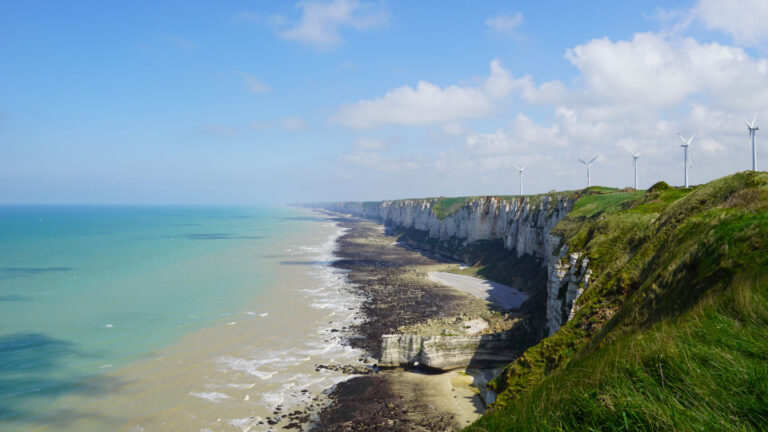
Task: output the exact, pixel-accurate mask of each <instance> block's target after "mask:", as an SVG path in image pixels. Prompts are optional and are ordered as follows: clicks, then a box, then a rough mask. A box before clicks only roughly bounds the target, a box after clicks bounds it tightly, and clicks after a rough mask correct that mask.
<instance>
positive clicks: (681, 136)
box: [678, 133, 688, 144]
mask: <svg viewBox="0 0 768 432" xmlns="http://www.w3.org/2000/svg"><path fill="white" fill-rule="evenodd" d="M678 135H680V140H681V141H682V142H684V143H686V144H687V143H688V141H686V140H685V138H683V134H681V133H679V134H678Z"/></svg>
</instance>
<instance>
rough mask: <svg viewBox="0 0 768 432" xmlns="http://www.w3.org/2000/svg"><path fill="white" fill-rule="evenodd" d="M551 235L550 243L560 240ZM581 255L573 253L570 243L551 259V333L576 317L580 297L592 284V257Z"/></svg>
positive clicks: (549, 263)
mask: <svg viewBox="0 0 768 432" xmlns="http://www.w3.org/2000/svg"><path fill="white" fill-rule="evenodd" d="M550 237H551V238H550V241H549V243H550V244H558V243H559V239H558V238H556V237H554V236H550ZM580 258H582V254H581V253H578V252H574V253H570V254H569V253H568V246H567V245H566V246H563V247H562V248H561V249H560V252H559V253H558V254H557V255H553V256H550V257H549V259H548V261H547V271H548V278H547V327H548V328H549V334H550V335H551V334H552V333H554V332H556V331H557V329H559V328H560V326H561V325H563V324H565V323H566V322H567V321H568V320H569V319H571V317H573V312H574V303H575V302H576V299H577V298H579V296H580V295H581V293H583V292H584V290H585V289H587V287H588V286H589V279H590V277H591V275H592V270H589V268H588V265H589V258H587V257H583V258H582V259H581V260H579V259H580Z"/></svg>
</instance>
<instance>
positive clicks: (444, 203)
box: [432, 197, 473, 219]
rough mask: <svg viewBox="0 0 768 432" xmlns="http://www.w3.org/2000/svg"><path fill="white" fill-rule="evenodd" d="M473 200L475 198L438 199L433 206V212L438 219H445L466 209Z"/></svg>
mask: <svg viewBox="0 0 768 432" xmlns="http://www.w3.org/2000/svg"><path fill="white" fill-rule="evenodd" d="M472 198H473V197H458V198H445V197H440V198H436V199H435V203H434V204H433V206H432V211H433V212H434V213H435V216H437V218H438V219H445V218H447V217H448V216H450V215H452V214H454V213H456V212H457V211H459V209H460V208H462V207H464V206H465V205H466V204H467V203H468V202H469V201H470V200H472Z"/></svg>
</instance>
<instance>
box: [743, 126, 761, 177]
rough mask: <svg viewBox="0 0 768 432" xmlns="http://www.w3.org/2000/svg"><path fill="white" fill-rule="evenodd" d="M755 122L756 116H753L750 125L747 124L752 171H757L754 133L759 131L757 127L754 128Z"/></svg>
mask: <svg viewBox="0 0 768 432" xmlns="http://www.w3.org/2000/svg"><path fill="white" fill-rule="evenodd" d="M755 120H757V114H755V116H754V117H752V123H750V122H747V129H748V130H749V137H750V138H752V171H757V150H756V149H755V132H757V131H759V130H760V128H759V127H757V126H755ZM744 121H746V120H744Z"/></svg>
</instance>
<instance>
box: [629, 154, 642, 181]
mask: <svg viewBox="0 0 768 432" xmlns="http://www.w3.org/2000/svg"><path fill="white" fill-rule="evenodd" d="M629 152H630V153H631V154H632V166H633V167H634V168H635V190H637V160H638V159H640V153H635V152H633V151H632V150H630V151H629Z"/></svg>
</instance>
